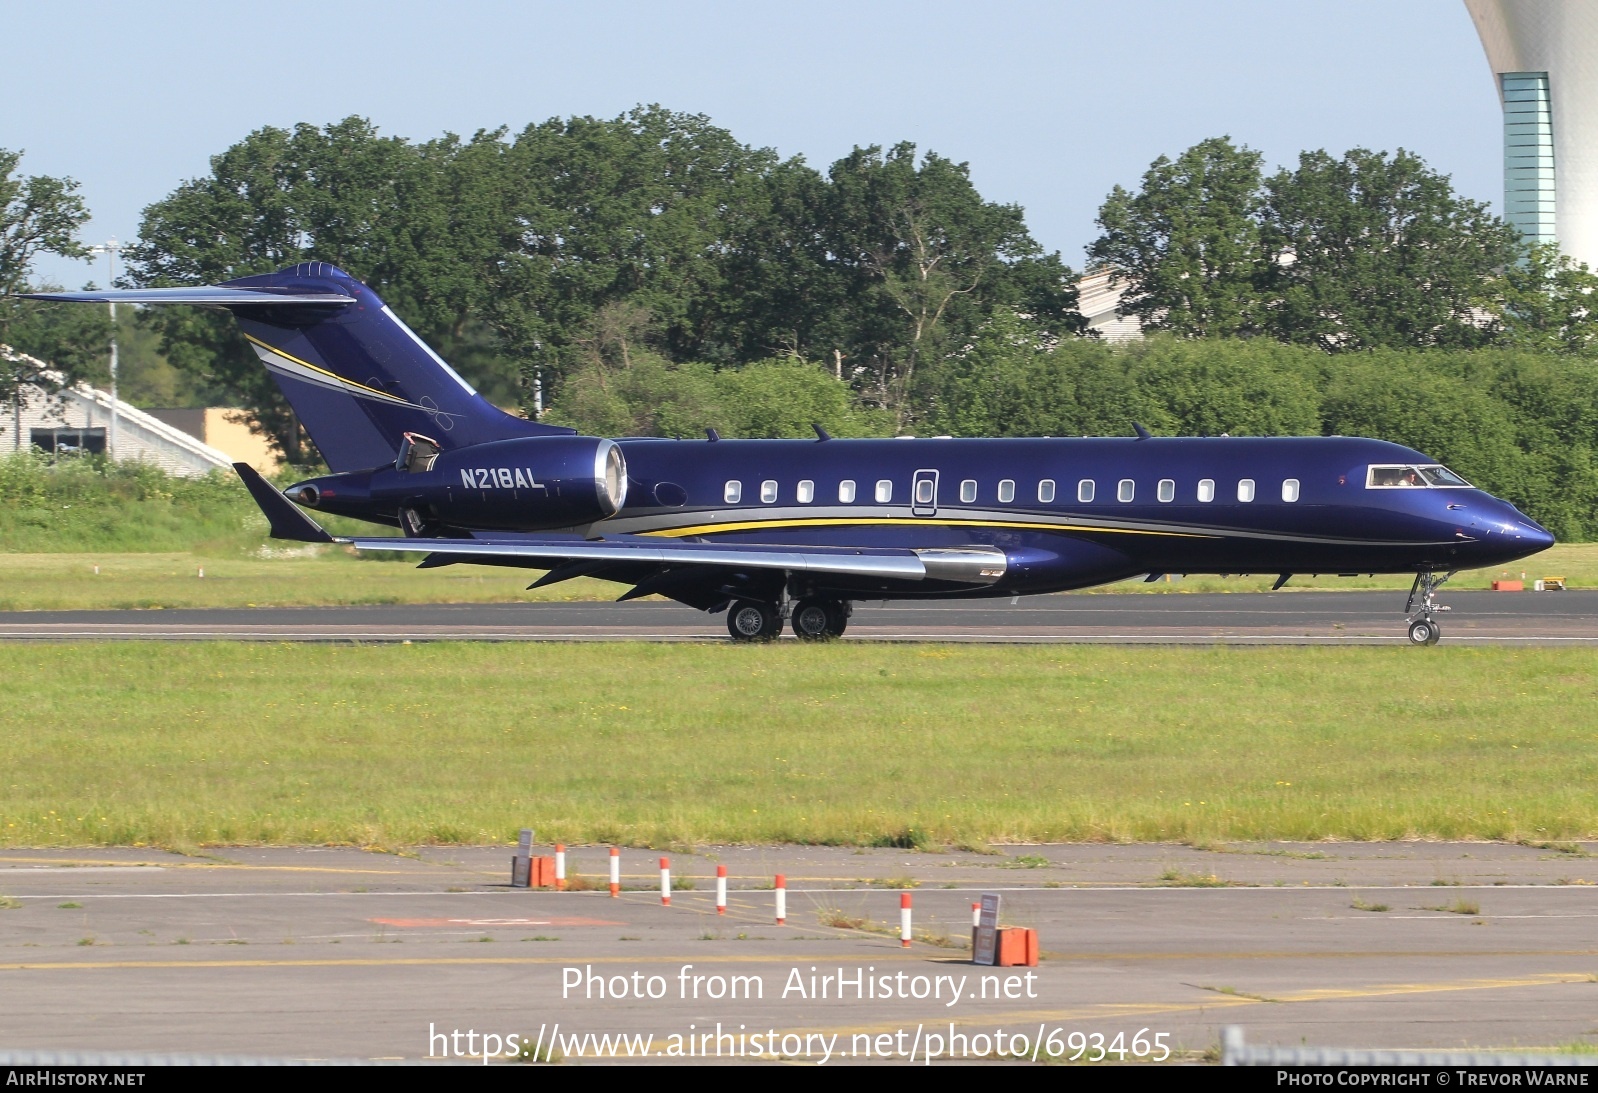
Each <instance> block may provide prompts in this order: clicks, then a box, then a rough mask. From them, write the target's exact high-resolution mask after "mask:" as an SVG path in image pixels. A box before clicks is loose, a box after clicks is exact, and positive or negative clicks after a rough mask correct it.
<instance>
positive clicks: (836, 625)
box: [827, 600, 849, 638]
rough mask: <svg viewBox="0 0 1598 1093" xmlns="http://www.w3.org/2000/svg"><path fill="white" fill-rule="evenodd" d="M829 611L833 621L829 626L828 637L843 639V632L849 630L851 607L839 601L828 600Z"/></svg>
mask: <svg viewBox="0 0 1598 1093" xmlns="http://www.w3.org/2000/svg"><path fill="white" fill-rule="evenodd" d="M827 611H828V613H829V614H830V615H831V616H832V621H831V623H829V624H828V626H827V636H828V637H829V638H841V637H843V632H844V631H845V630H847V629H848V628H849V605H848V604H846V603H839V602H838V601H837V600H828V601H827Z"/></svg>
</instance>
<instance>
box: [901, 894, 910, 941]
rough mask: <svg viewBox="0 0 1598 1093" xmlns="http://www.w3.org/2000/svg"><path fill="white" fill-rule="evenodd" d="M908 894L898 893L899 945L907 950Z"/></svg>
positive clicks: (908, 938) (908, 934) (908, 926)
mask: <svg viewBox="0 0 1598 1093" xmlns="http://www.w3.org/2000/svg"><path fill="white" fill-rule="evenodd" d="M910 937H911V934H910V893H909V892H900V893H899V944H900V946H901V947H903V948H906V949H908V948H909V947H910Z"/></svg>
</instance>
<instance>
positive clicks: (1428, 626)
mask: <svg viewBox="0 0 1598 1093" xmlns="http://www.w3.org/2000/svg"><path fill="white" fill-rule="evenodd" d="M1442 636H1443V632H1442V631H1441V630H1440V629H1438V627H1437V624H1436V623H1435V622H1433V621H1432V620H1431V619H1416V620H1415V621H1414V622H1412V623H1410V624H1409V643H1410V644H1411V645H1436V644H1437V641H1438V639H1439V638H1441V637H1442Z"/></svg>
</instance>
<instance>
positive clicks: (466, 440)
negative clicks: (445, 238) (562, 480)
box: [219, 262, 572, 471]
mask: <svg viewBox="0 0 1598 1093" xmlns="http://www.w3.org/2000/svg"><path fill="white" fill-rule="evenodd" d="M219 287H221V288H224V289H234V290H251V291H252V296H254V295H256V294H282V295H284V296H288V297H292V298H294V299H295V300H296V301H297V300H299V299H304V298H306V297H307V296H314V295H315V294H319V293H328V294H337V295H339V296H343V297H347V298H349V300H350V302H348V303H341V304H332V305H324V304H317V303H309V304H307V303H300V302H287V303H284V304H283V305H281V306H277V305H273V304H270V303H268V304H263V303H261V302H260V301H259V299H252V300H251V301H249V302H248V303H239V304H235V305H232V306H230V307H229V310H231V311H232V312H233V314H234V316H235V317H236V318H237V319H238V321H239V326H240V328H241V329H242V330H243V332H244V335H245V337H246V338H248V339H249V342H250V346H251V348H253V349H254V350H255V353H256V355H257V356H258V357H260V359H261V363H262V364H264V365H265V366H266V368H267V370H268V371H269V372H271V373H272V378H273V379H274V380H276V381H277V385H278V387H279V388H280V389H281V390H282V392H283V396H284V397H285V398H286V399H288V401H289V404H290V405H291V406H293V407H294V412H295V413H296V414H297V415H298V416H299V419H300V422H301V423H302V424H303V425H304V426H305V429H306V431H307V432H308V433H310V435H311V439H312V440H314V441H315V442H316V446H317V448H318V449H319V450H320V451H321V453H322V457H323V458H324V459H326V460H327V464H328V466H329V467H330V468H332V469H333V470H334V471H348V470H361V469H364V468H367V467H376V466H380V465H382V464H385V463H392V462H393V461H394V458H395V456H396V455H397V454H398V452H399V448H400V445H401V443H402V442H403V441H404V439H405V434H406V433H419V434H422V435H423V436H428V437H431V438H433V439H434V440H436V441H438V443H439V445H440V447H442V448H444V449H446V450H447V449H451V448H459V447H464V446H466V445H469V444H481V443H483V442H485V441H491V440H510V439H514V438H517V437H528V436H540V435H557V434H558V435H565V434H569V433H571V432H572V430H570V429H562V428H556V427H554V426H549V425H540V424H538V423H537V422H533V421H527V420H524V419H522V418H519V417H516V416H514V415H512V414H507V413H505V412H504V411H503V410H500V409H499V408H498V407H496V406H494V405H493V404H492V403H490V402H489V401H488V400H487V399H485V398H483V397H482V396H481V395H479V394H478V393H477V392H476V390H474V389H473V388H472V386H471V384H469V383H467V382H466V381H465V380H464V379H462V378H461V376H460V375H459V374H458V373H457V372H456V371H455V370H454V369H453V368H451V367H450V366H449V365H448V364H446V363H445V362H444V360H443V359H442V358H441V357H439V355H438V354H437V353H435V352H433V350H432V349H431V348H429V347H428V346H427V344H426V343H424V342H423V341H422V339H421V338H419V337H417V336H416V334H415V332H413V331H412V330H411V328H410V327H408V326H406V325H405V324H404V323H403V322H401V321H400V319H399V318H398V317H397V316H396V315H395V314H394V313H393V312H392V311H390V310H389V309H388V307H387V306H386V305H385V304H384V303H383V301H382V300H381V299H379V298H378V296H377V293H375V292H373V291H372V290H371V289H369V288H367V287H366V286H365V285H363V284H361V283H360V282H359V281H357V280H356V279H355V278H353V277H351V276H350V275H349V274H347V273H345V272H344V271H343V270H341V269H338V268H337V267H335V266H331V265H328V264H327V263H325V262H302V263H301V264H299V265H297V266H293V267H291V268H289V269H284V270H280V271H279V272H277V273H270V274H264V275H262V276H257V277H242V278H239V279H238V280H235V281H228V282H226V283H225V284H224V285H222V286H219ZM224 306H227V305H224Z"/></svg>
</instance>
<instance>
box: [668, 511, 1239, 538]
mask: <svg viewBox="0 0 1598 1093" xmlns="http://www.w3.org/2000/svg"><path fill="white" fill-rule="evenodd" d="M864 524H871V525H882V524H904V525H912V526H920V527H926V526H940V527H966V528H1019V529H1021V530H1023V531H1063V532H1083V531H1103V532H1109V533H1110V534H1113V535H1160V536H1166V537H1170V538H1178V539H1224V538H1225V536H1224V535H1205V534H1201V533H1199V532H1193V531H1143V530H1140V529H1136V528H1112V527H1096V526H1091V525H1086V524H1043V523H1022V522H1014V523H1011V522H1005V521H999V520H950V519H941V518H939V517H936V516H888V517H881V516H878V517H852V516H835V517H822V518H819V519H809V520H744V521H738V522H735V523H726V524H695V525H693V526H692V527H684V528H661V529H659V530H657V531H640V532H638V533H637V534H639V535H658V536H662V537H667V538H678V537H681V536H685V535H714V534H716V533H717V532H721V531H762V530H765V529H767V528H805V527H848V526H859V525H864Z"/></svg>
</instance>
